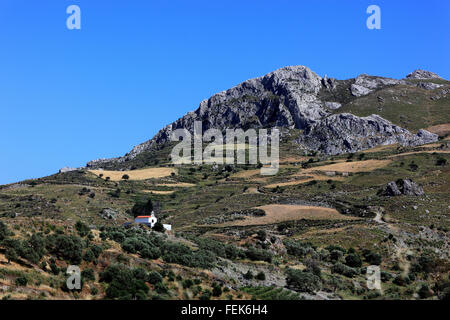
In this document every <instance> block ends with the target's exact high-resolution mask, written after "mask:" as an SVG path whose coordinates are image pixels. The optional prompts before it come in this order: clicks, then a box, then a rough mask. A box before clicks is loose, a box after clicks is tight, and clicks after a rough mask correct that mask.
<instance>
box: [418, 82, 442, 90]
mask: <svg viewBox="0 0 450 320" xmlns="http://www.w3.org/2000/svg"><path fill="white" fill-rule="evenodd" d="M417 86H418V87H419V88H422V89H425V90H434V89H437V88H440V87H442V86H443V85H442V84H437V83H433V82H419V83H418V84H417Z"/></svg>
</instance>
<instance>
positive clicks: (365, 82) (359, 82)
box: [350, 74, 403, 97]
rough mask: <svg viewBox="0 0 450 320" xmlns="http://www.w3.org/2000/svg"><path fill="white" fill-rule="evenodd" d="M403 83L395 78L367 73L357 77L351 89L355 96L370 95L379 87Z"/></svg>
mask: <svg viewBox="0 0 450 320" xmlns="http://www.w3.org/2000/svg"><path fill="white" fill-rule="evenodd" d="M399 83H403V82H402V81H401V80H395V79H390V78H383V77H373V76H369V75H367V74H361V75H359V76H358V77H357V78H356V79H355V83H354V84H352V85H351V87H350V91H351V93H352V95H354V96H355V97H361V96H365V95H368V94H369V93H371V92H372V91H374V90H375V89H377V88H380V87H383V86H392V85H396V84H399Z"/></svg>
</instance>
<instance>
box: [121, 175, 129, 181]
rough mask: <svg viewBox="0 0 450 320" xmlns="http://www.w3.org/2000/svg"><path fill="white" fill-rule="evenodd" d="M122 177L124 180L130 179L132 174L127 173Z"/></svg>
mask: <svg viewBox="0 0 450 320" xmlns="http://www.w3.org/2000/svg"><path fill="white" fill-rule="evenodd" d="M122 179H123V180H128V179H130V176H129V175H127V174H124V175H123V176H122Z"/></svg>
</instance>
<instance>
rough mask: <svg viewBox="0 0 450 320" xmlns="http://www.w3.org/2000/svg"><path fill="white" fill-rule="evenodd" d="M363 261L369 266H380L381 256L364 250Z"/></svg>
mask: <svg viewBox="0 0 450 320" xmlns="http://www.w3.org/2000/svg"><path fill="white" fill-rule="evenodd" d="M363 256H364V260H366V261H367V262H368V263H369V264H372V265H380V264H381V255H379V254H378V253H376V252H372V251H370V250H364V252H363Z"/></svg>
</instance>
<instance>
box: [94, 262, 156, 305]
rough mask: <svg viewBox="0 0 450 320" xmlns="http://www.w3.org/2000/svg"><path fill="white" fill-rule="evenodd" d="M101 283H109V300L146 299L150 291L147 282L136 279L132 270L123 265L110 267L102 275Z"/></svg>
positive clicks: (107, 292) (107, 291) (107, 295)
mask: <svg viewBox="0 0 450 320" xmlns="http://www.w3.org/2000/svg"><path fill="white" fill-rule="evenodd" d="M100 281H102V282H106V283H108V288H107V289H106V297H107V298H109V299H125V300H132V299H133V300H134V299H138V300H140V299H145V298H146V297H147V293H148V291H149V289H148V287H147V285H146V284H145V282H144V281H143V280H141V279H137V278H135V274H134V272H133V270H132V269H129V268H127V267H126V266H123V265H112V266H109V267H108V268H107V269H106V270H105V271H104V272H102V273H101V274H100Z"/></svg>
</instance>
